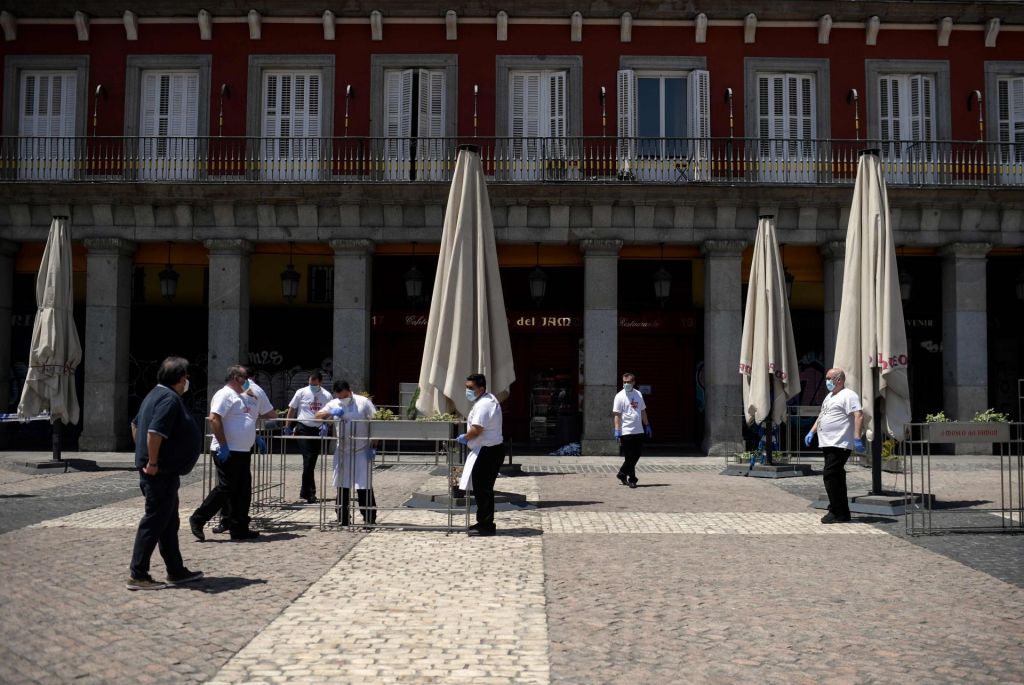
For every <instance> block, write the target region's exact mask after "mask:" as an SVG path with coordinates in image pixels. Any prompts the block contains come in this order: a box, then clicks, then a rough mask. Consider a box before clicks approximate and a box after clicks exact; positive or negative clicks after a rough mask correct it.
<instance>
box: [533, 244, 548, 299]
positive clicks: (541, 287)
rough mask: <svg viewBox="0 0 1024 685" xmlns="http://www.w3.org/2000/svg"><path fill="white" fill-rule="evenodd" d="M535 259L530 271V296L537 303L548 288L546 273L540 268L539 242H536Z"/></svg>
mask: <svg viewBox="0 0 1024 685" xmlns="http://www.w3.org/2000/svg"><path fill="white" fill-rule="evenodd" d="M536 245H537V261H536V266H534V267H533V271H531V272H530V297H532V298H533V301H534V302H536V303H537V304H540V303H541V302H542V301H543V300H544V295H545V294H546V293H547V290H548V275H547V274H546V273H544V270H543V269H541V268H540V243H537V244H536Z"/></svg>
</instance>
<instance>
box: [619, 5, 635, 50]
mask: <svg viewBox="0 0 1024 685" xmlns="http://www.w3.org/2000/svg"><path fill="white" fill-rule="evenodd" d="M619 42H620V43H631V42H633V15H632V14H630V13H629V12H623V13H622V16H621V17H619Z"/></svg>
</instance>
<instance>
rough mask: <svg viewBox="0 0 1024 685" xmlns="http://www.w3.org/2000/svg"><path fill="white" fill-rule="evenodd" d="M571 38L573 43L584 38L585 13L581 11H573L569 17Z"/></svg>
mask: <svg viewBox="0 0 1024 685" xmlns="http://www.w3.org/2000/svg"><path fill="white" fill-rule="evenodd" d="M569 40H571V41H572V42H573V43H579V42H580V41H582V40H583V14H582V13H581V12H579V11H576V12H573V13H572V17H570V18H569Z"/></svg>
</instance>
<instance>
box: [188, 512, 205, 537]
mask: <svg viewBox="0 0 1024 685" xmlns="http://www.w3.org/2000/svg"><path fill="white" fill-rule="evenodd" d="M204 525H205V524H204V523H201V522H200V521H199V519H197V518H196V517H195V516H189V517H188V528H189V530H191V531H192V534H193V535H195V536H196V540H199V542H202V541H204V540H205V539H206V534H205V533H204V532H203V526H204Z"/></svg>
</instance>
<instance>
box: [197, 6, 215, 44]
mask: <svg viewBox="0 0 1024 685" xmlns="http://www.w3.org/2000/svg"><path fill="white" fill-rule="evenodd" d="M199 40H213V17H211V16H210V13H209V12H207V11H206V10H199Z"/></svg>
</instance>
